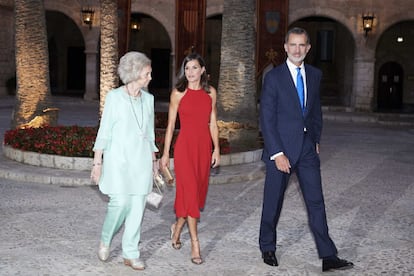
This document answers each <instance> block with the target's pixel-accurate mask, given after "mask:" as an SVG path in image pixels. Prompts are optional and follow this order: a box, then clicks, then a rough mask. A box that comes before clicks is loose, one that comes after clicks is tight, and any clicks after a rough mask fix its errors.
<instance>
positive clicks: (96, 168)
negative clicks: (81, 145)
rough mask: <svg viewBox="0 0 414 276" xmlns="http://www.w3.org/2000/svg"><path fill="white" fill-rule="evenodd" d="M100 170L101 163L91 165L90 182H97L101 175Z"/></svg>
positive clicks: (96, 183)
mask: <svg viewBox="0 0 414 276" xmlns="http://www.w3.org/2000/svg"><path fill="white" fill-rule="evenodd" d="M101 172H102V164H93V165H92V170H91V180H92V183H95V185H98V184H99V178H100V177H101Z"/></svg>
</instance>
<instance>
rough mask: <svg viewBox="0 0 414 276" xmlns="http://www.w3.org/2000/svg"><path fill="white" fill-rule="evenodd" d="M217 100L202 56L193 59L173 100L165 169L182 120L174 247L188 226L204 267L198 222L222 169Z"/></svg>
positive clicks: (193, 252)
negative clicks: (214, 175) (213, 174)
mask: <svg viewBox="0 0 414 276" xmlns="http://www.w3.org/2000/svg"><path fill="white" fill-rule="evenodd" d="M216 97H217V92H216V90H215V89H214V88H213V87H212V86H210V85H209V84H208V77H207V73H206V68H205V63H204V60H203V59H202V57H201V56H200V55H199V54H197V53H192V54H190V55H188V56H187V57H186V58H185V59H184V61H183V64H182V67H181V75H180V76H179V78H178V81H177V84H176V86H175V88H174V89H173V91H172V92H171V96H170V105H169V110H168V126H167V129H166V134H165V142H164V152H163V156H162V158H161V168H165V167H169V160H170V154H169V153H170V148H171V142H172V136H173V132H174V128H175V122H176V119H177V114H178V115H179V117H180V132H179V135H178V137H177V141H176V143H175V147H174V171H175V177H176V194H175V204H174V209H175V215H176V222H175V223H174V224H173V225H172V226H171V242H172V247H173V248H174V249H181V245H182V244H181V241H180V234H181V231H182V229H183V226H184V225H185V223H186V222H187V223H188V229H189V232H190V237H191V261H192V262H193V263H194V264H201V263H203V259H202V258H201V255H200V243H199V241H198V233H197V221H198V219H199V218H200V210H202V209H203V208H204V205H205V202H206V196H207V190H208V180H209V176H210V168H212V167H213V168H215V167H217V166H218V165H219V164H220V147H219V138H218V127H217V108H216Z"/></svg>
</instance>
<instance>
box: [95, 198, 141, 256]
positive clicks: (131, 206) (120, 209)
mask: <svg viewBox="0 0 414 276" xmlns="http://www.w3.org/2000/svg"><path fill="white" fill-rule="evenodd" d="M146 197H147V196H146V195H109V203H108V209H107V212H106V216H105V221H104V223H103V226H102V235H101V241H102V242H103V244H104V245H106V246H110V245H111V241H112V238H113V236H114V235H115V233H116V232H118V230H119V228H120V227H121V226H122V224H123V223H124V222H125V225H124V226H125V229H124V233H123V235H122V255H123V257H124V258H125V259H136V258H139V256H140V254H139V250H138V243H139V241H140V238H141V224H142V218H143V216H144V211H145V200H146Z"/></svg>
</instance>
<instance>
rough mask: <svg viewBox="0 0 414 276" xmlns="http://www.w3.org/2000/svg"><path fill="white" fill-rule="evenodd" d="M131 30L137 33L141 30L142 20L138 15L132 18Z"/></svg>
mask: <svg viewBox="0 0 414 276" xmlns="http://www.w3.org/2000/svg"><path fill="white" fill-rule="evenodd" d="M131 30H133V31H136V32H139V31H140V30H141V18H140V17H139V16H137V15H132V16H131Z"/></svg>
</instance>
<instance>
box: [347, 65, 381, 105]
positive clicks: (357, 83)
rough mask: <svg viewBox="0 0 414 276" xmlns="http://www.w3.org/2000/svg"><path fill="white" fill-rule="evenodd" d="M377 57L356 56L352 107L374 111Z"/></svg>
mask: <svg viewBox="0 0 414 276" xmlns="http://www.w3.org/2000/svg"><path fill="white" fill-rule="evenodd" d="M374 69H375V59H374V58H371V59H365V58H355V60H354V91H353V93H352V99H351V107H352V108H354V110H358V111H373V102H374V78H375V76H374V74H375V72H374Z"/></svg>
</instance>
